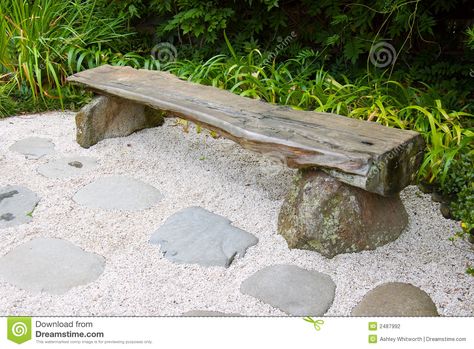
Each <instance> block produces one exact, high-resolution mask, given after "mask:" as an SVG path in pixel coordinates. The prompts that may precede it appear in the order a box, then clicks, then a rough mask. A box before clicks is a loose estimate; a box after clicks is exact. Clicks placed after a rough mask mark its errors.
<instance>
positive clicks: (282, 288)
mask: <svg viewBox="0 0 474 349" xmlns="http://www.w3.org/2000/svg"><path fill="white" fill-rule="evenodd" d="M240 291H241V292H242V293H244V294H248V295H250V296H252V297H255V298H257V299H259V300H261V301H262V302H265V303H267V304H270V305H271V306H273V307H276V308H278V309H280V310H282V311H284V312H285V313H287V314H289V315H294V316H322V315H324V314H325V313H326V312H327V310H328V309H329V307H330V306H331V304H332V302H333V300H334V295H335V292H336V284H335V283H334V282H333V281H332V279H331V277H330V276H329V275H326V274H323V273H320V272H317V271H310V270H306V269H302V268H299V267H297V266H294V265H273V266H270V267H267V268H264V269H262V270H259V271H258V272H256V273H255V274H253V275H252V276H251V277H249V278H248V279H246V280H244V282H242V285H241V286H240Z"/></svg>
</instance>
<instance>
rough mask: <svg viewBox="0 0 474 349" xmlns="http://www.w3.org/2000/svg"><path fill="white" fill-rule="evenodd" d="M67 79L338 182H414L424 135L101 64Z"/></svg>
mask: <svg viewBox="0 0 474 349" xmlns="http://www.w3.org/2000/svg"><path fill="white" fill-rule="evenodd" d="M68 81H69V82H71V83H74V84H79V85H81V86H84V87H86V88H89V89H91V90H93V91H95V92H97V93H99V94H102V95H109V96H115V97H118V98H122V99H125V100H128V101H132V102H135V103H137V104H143V105H147V106H149V107H151V108H155V109H159V110H162V111H165V112H166V113H167V115H168V116H179V117H181V118H184V119H187V120H190V121H193V122H196V123H198V124H201V125H203V126H204V127H207V128H209V129H211V130H214V131H216V132H218V133H219V134H221V135H223V136H224V137H227V138H230V139H232V140H234V141H235V142H237V143H239V144H240V145H242V146H243V147H245V148H247V149H250V150H253V151H257V152H260V153H264V154H268V155H270V156H272V157H274V158H278V159H280V160H281V161H283V162H285V163H286V164H287V165H288V166H290V167H293V168H311V167H319V168H321V169H323V170H324V171H326V172H328V173H330V174H331V175H332V176H333V177H336V178H337V179H338V180H340V181H342V182H345V183H347V184H350V185H352V186H355V187H359V188H362V189H364V190H366V191H370V192H373V193H377V194H380V195H384V196H390V195H394V194H396V193H398V192H399V191H401V190H402V189H403V188H404V187H405V186H407V185H409V184H410V183H411V182H412V180H413V179H414V177H415V175H416V173H417V170H418V168H419V166H420V163H421V161H422V158H423V149H424V141H423V138H422V137H421V135H420V134H418V133H417V132H413V131H407V130H399V129H394V128H389V127H385V126H382V125H380V124H377V123H374V122H367V121H362V120H354V119H351V118H347V117H344V116H340V115H335V114H329V113H318V112H313V111H301V110H293V109H291V108H289V107H286V106H279V105H274V104H270V103H265V102H261V101H259V100H255V99H251V98H245V97H241V96H238V95H236V94H233V93H231V92H228V91H225V90H222V89H219V88H215V87H211V86H204V85H199V84H195V83H191V82H188V81H183V80H180V79H179V78H177V77H176V76H174V75H172V74H169V73H166V72H157V71H149V70H136V69H133V68H130V67H112V66H108V65H105V66H101V67H98V68H94V69H90V70H87V71H83V72H80V73H77V74H74V75H72V76H70V77H69V78H68Z"/></svg>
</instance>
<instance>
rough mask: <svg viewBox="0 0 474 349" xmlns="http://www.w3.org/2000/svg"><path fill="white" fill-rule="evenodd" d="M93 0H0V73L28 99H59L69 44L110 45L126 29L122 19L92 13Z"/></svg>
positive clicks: (120, 36)
mask: <svg viewBox="0 0 474 349" xmlns="http://www.w3.org/2000/svg"><path fill="white" fill-rule="evenodd" d="M95 7H96V1H94V0H70V1H54V0H33V1H29V0H3V1H2V2H1V3H0V31H1V32H3V33H5V35H2V36H0V73H5V74H8V77H9V79H10V80H13V81H16V82H17V83H18V86H19V87H20V88H28V89H29V92H30V93H31V96H32V98H33V99H34V100H37V99H38V98H42V99H44V98H46V97H51V98H58V99H59V101H61V100H62V97H63V95H62V86H63V85H64V82H65V78H66V76H67V75H68V73H70V71H68V70H67V69H66V64H65V62H66V61H67V59H68V53H69V52H70V50H71V49H74V48H77V47H81V48H88V47H91V46H94V45H102V46H103V47H108V48H112V47H113V45H114V42H116V41H118V40H119V39H123V38H124V37H125V36H126V33H125V31H124V28H123V24H124V23H123V19H121V18H108V17H98V16H97V15H96V11H95Z"/></svg>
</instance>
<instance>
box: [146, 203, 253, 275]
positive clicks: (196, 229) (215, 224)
mask: <svg viewBox="0 0 474 349" xmlns="http://www.w3.org/2000/svg"><path fill="white" fill-rule="evenodd" d="M150 242H151V243H152V244H159V245H160V250H161V251H162V252H163V253H164V256H165V258H167V259H169V260H170V261H172V262H175V263H196V264H200V265H203V266H222V267H228V266H229V265H230V264H231V263H232V261H233V260H234V258H235V257H242V256H243V255H244V254H245V251H246V250H247V248H249V247H250V246H253V245H255V244H256V243H257V242H258V239H257V238H256V237H255V236H253V235H252V234H250V233H248V232H246V231H243V230H241V229H239V228H235V227H233V226H232V225H231V222H230V221H229V220H228V219H227V218H225V217H222V216H219V215H217V214H214V213H212V212H209V211H207V210H205V209H203V208H201V207H189V208H185V209H183V210H181V211H179V212H177V213H175V214H174V215H172V216H171V217H169V218H168V219H167V220H166V222H165V223H164V224H163V225H162V226H161V227H160V228H159V229H158V230H157V231H156V232H155V233H154V234H153V235H152V237H151V239H150Z"/></svg>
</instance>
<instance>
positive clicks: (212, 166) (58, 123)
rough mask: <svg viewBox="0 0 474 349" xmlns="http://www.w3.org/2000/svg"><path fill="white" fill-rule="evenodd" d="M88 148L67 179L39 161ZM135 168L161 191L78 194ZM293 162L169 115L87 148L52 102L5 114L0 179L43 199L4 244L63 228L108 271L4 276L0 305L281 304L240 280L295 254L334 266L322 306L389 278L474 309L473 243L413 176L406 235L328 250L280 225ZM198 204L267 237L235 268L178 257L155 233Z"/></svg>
mask: <svg viewBox="0 0 474 349" xmlns="http://www.w3.org/2000/svg"><path fill="white" fill-rule="evenodd" d="M31 136H37V137H46V138H50V139H52V141H53V143H54V144H55V145H56V147H55V150H56V152H55V153H53V154H50V155H47V156H45V157H42V158H40V159H39V160H31V159H30V160H27V159H25V157H24V156H23V155H21V154H18V153H14V152H11V151H9V150H8V148H9V147H10V146H11V145H12V144H13V142H15V141H17V140H20V139H23V138H25V137H31ZM71 155H78V156H90V157H95V158H97V159H98V167H97V168H95V169H94V170H92V171H89V172H86V173H84V174H83V175H82V176H80V177H77V178H71V179H48V178H46V177H44V176H42V175H40V174H38V172H37V168H38V166H39V165H42V164H44V163H46V162H47V161H48V159H55V158H59V157H64V156H71ZM110 175H127V176H130V177H133V178H135V179H138V180H141V181H143V182H145V183H148V184H151V185H153V186H155V187H156V188H158V189H159V190H160V192H161V193H162V194H163V196H164V198H163V199H162V200H161V201H160V202H159V203H158V204H157V205H156V206H153V207H152V208H150V209H147V210H143V211H138V212H130V213H126V212H120V211H104V210H100V209H91V208H87V207H84V206H81V205H79V204H77V203H75V202H74V201H73V200H72V199H71V198H72V197H73V196H74V194H75V193H76V192H77V190H78V189H80V188H82V187H83V186H85V185H87V184H89V183H91V182H93V181H94V180H96V179H99V178H101V177H104V176H110ZM291 179H292V170H289V169H286V168H282V167H280V166H278V165H274V164H272V163H271V162H270V161H268V160H266V159H265V158H263V157H262V156H260V155H255V154H253V153H251V152H248V151H245V150H243V149H242V148H241V147H240V146H238V145H236V144H235V143H233V142H232V141H228V140H224V139H213V138H211V137H209V136H208V135H207V133H206V132H203V133H200V134H198V133H197V132H196V131H195V129H193V128H191V129H190V131H189V133H184V132H183V130H182V128H181V127H179V126H175V125H174V120H173V119H170V120H167V122H166V124H165V126H163V127H159V128H155V129H147V130H144V131H141V132H139V133H136V134H133V135H131V136H129V137H126V138H117V139H109V140H105V141H103V142H100V143H99V144H98V145H96V146H94V147H92V148H91V149H88V150H86V149H82V148H81V147H79V145H77V144H76V142H75V127H74V114H73V113H69V112H66V113H59V112H54V113H47V114H37V115H28V116H22V117H13V118H8V119H4V120H0V187H3V186H6V185H20V186H24V187H27V188H29V189H31V190H33V191H34V192H35V193H37V194H38V195H39V196H40V198H41V201H40V203H39V205H38V206H37V208H36V209H35V211H34V212H33V220H32V222H31V223H29V224H23V225H19V226H16V227H11V228H6V229H2V230H0V236H1V239H0V256H1V255H5V254H6V253H8V252H9V251H11V250H12V249H13V248H15V247H16V246H18V245H20V244H22V243H25V242H27V241H29V240H31V239H34V238H38V237H51V238H60V239H64V240H67V241H69V242H72V243H73V244H75V245H77V246H79V247H81V248H83V249H84V250H86V251H88V252H93V253H96V254H98V255H102V256H103V257H105V260H106V265H105V271H104V273H103V274H102V275H101V276H100V277H99V278H98V279H97V280H96V281H94V282H92V283H89V284H87V285H84V286H78V287H75V288H73V289H71V290H70V291H68V292H66V293H65V294H62V295H49V294H45V293H40V294H31V293H29V292H26V291H22V290H19V289H17V288H16V287H14V286H11V285H9V284H8V283H6V282H4V281H1V280H0V294H1V297H0V314H1V315H7V314H8V315H15V314H34V315H180V314H182V313H185V312H188V311H193V310H214V311H220V312H225V313H239V314H242V315H285V314H284V313H283V312H281V311H280V310H278V309H275V308H272V307H271V306H269V305H267V304H264V303H262V302H259V301H257V300H256V299H255V298H253V297H251V296H248V295H244V294H242V293H241V292H240V290H239V287H240V284H241V283H242V281H243V280H245V279H246V278H248V277H249V276H251V275H252V274H254V273H255V272H257V271H258V270H260V269H262V268H264V267H266V266H270V265H274V264H283V263H285V264H293V265H297V266H299V267H302V268H305V269H311V270H316V271H319V272H323V273H326V274H328V275H330V276H331V278H332V279H333V280H334V282H335V283H336V285H337V286H336V297H335V299H334V303H333V304H332V306H331V308H330V309H329V311H328V312H327V313H326V315H328V316H329V315H333V316H334V315H342V316H345V315H349V314H350V312H351V310H352V308H353V307H354V306H355V305H356V304H357V303H358V302H360V300H361V299H362V297H363V296H364V294H366V293H367V292H368V291H369V290H371V289H373V288H374V287H376V286H377V285H380V284H382V283H385V282H390V281H399V282H408V283H412V284H413V285H415V286H418V287H420V288H421V289H423V290H424V291H425V292H427V293H428V294H429V295H430V297H431V298H432V299H433V301H434V303H435V304H436V306H437V308H438V311H439V313H440V314H441V315H447V316H467V315H470V316H472V315H474V278H473V277H471V276H469V275H467V274H465V272H464V271H465V268H466V263H474V254H473V253H472V251H468V249H469V246H468V245H467V244H466V243H463V242H459V243H458V244H457V246H458V247H456V246H453V245H452V244H451V242H449V241H448V238H449V237H450V236H452V234H453V233H454V232H455V231H456V230H457V226H456V223H455V222H453V221H449V220H446V219H444V218H443V217H442V216H441V214H440V213H439V209H438V205H439V204H436V203H433V202H432V201H431V200H430V197H429V196H428V195H423V194H422V193H421V192H419V191H418V189H417V188H416V187H409V188H407V189H406V190H405V191H404V192H403V193H402V198H403V201H404V203H405V206H406V209H407V211H408V213H409V216H410V224H409V228H408V229H407V231H406V232H404V233H403V234H402V235H401V237H400V238H399V239H398V240H397V241H395V242H392V243H390V244H388V245H385V246H383V247H381V248H378V249H377V250H375V251H367V252H362V253H355V254H344V255H339V256H336V257H335V258H333V259H327V258H324V257H322V256H321V255H319V254H318V253H315V252H310V251H302V250H291V251H290V250H289V249H288V247H287V245H286V242H285V240H284V239H283V238H282V237H281V236H279V235H278V234H277V233H276V228H277V226H276V224H277V216H278V212H279V208H280V206H281V203H282V200H283V198H284V196H285V193H286V191H287V190H288V187H289V185H290V183H291ZM190 206H201V207H203V208H205V209H207V210H209V211H211V212H214V213H216V214H219V215H222V216H225V217H227V218H228V219H230V220H231V221H232V225H233V226H235V227H238V228H240V229H243V230H245V231H247V232H249V233H251V234H253V235H255V236H256V237H257V238H258V239H259V242H258V244H257V245H255V246H252V247H250V248H249V249H248V251H247V253H246V255H245V256H244V257H243V258H239V259H236V260H235V261H234V262H233V263H232V264H231V265H230V267H229V268H223V267H201V266H197V265H185V264H173V263H171V262H170V261H169V260H167V259H165V258H163V257H162V256H161V255H160V253H159V248H158V247H157V246H156V245H152V244H150V243H149V242H148V241H149V239H150V237H151V235H152V234H153V232H154V231H155V230H156V229H157V228H158V227H159V226H160V225H161V224H162V223H163V222H164V221H165V220H166V219H167V218H168V217H169V216H171V215H172V214H174V213H176V212H177V211H179V210H181V209H184V208H187V207H190Z"/></svg>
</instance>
